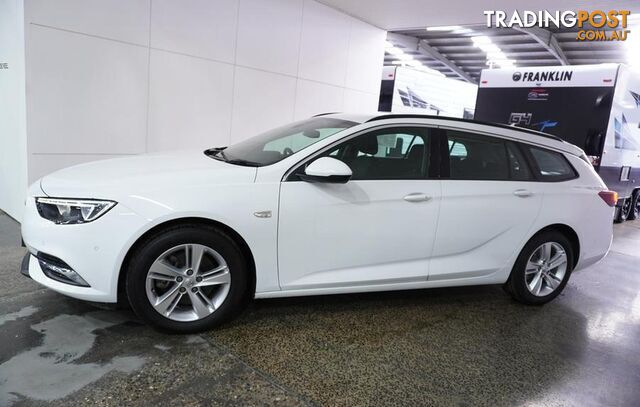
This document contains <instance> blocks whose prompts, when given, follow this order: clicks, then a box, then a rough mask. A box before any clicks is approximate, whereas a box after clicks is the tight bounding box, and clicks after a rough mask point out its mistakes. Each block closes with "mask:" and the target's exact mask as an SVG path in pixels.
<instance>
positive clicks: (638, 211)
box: [627, 189, 640, 220]
mask: <svg viewBox="0 0 640 407" xmlns="http://www.w3.org/2000/svg"><path fill="white" fill-rule="evenodd" d="M632 197H633V200H632V202H631V211H629V216H627V220H636V219H640V189H636V190H635V191H634V192H633V195H632Z"/></svg>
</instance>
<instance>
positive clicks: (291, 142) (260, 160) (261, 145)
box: [205, 117, 357, 167]
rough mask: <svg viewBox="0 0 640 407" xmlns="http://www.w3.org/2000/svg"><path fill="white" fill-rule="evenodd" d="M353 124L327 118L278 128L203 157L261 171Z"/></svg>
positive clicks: (353, 123) (214, 149)
mask: <svg viewBox="0 0 640 407" xmlns="http://www.w3.org/2000/svg"><path fill="white" fill-rule="evenodd" d="M356 124H357V123H355V122H351V121H348V120H340V119H334V118H330V117H313V118H311V119H307V120H303V121H299V122H295V123H291V124H287V125H285V126H282V127H278V128H276V129H273V130H270V131H267V132H266V133H262V134H261V135H259V136H256V137H252V138H250V139H247V140H244V141H241V142H239V143H236V144H233V145H231V146H229V147H223V148H213V149H210V150H207V151H205V154H207V155H208V156H210V157H212V158H215V159H217V160H223V161H227V162H229V163H232V164H239V165H247V166H252V167H262V166H265V165H271V164H274V163H277V162H278V161H280V160H282V159H283V158H285V157H288V156H290V155H291V154H294V153H297V152H298V151H300V150H302V149H303V148H306V147H309V146H310V145H312V144H314V143H317V142H318V141H320V140H322V139H324V138H326V137H329V136H331V135H332V134H335V133H337V132H339V131H341V130H344V129H346V128H349V127H352V126H355V125H356Z"/></svg>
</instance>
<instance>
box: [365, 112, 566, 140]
mask: <svg viewBox="0 0 640 407" xmlns="http://www.w3.org/2000/svg"><path fill="white" fill-rule="evenodd" d="M387 119H436V120H448V121H452V122H462V123H475V124H481V125H484V126H492V127H499V128H502V129H509V130H517V131H523V132H525V133H529V134H535V135H536V136H540V137H546V138H549V139H553V140H556V141H564V140H562V139H561V138H560V137H558V136H554V135H553V134H549V133H543V132H541V131H536V130H531V129H527V128H526V127H518V126H516V125H509V124H503V123H491V122H483V121H480V120H471V119H460V118H457V117H445V116H434V115H428V114H383V115H380V116H376V117H372V118H371V119H369V120H367V122H373V121H377V120H387Z"/></svg>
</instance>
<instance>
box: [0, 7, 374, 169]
mask: <svg viewBox="0 0 640 407" xmlns="http://www.w3.org/2000/svg"><path fill="white" fill-rule="evenodd" d="M25 20H26V23H27V24H26V25H27V30H26V36H27V38H26V44H27V49H26V59H27V77H26V78H27V79H26V81H27V88H28V95H27V118H28V154H29V159H28V162H29V179H30V180H35V179H37V178H39V177H41V176H43V175H45V174H46V173H49V172H51V171H53V170H56V169H59V168H62V167H65V166H69V165H72V164H76V163H81V162H85V161H91V160H96V159H100V158H108V157H114V156H122V155H128V154H137V153H143V152H153V151H159V150H168V149H185V148H206V147H211V146H217V145H226V144H228V143H230V142H233V141H237V140H241V139H244V138H246V137H249V136H252V135H255V134H256V133H258V132H261V131H263V130H266V129H268V128H271V127H274V126H277V125H280V124H283V123H286V122H290V121H293V120H295V119H300V118H305V117H308V116H310V115H312V114H315V113H320V112H327V111H375V110H376V109H377V104H378V91H379V86H380V75H381V70H382V59H383V56H384V39H385V32H384V31H382V30H380V29H377V28H375V27H373V26H371V25H368V24H366V23H363V22H362V21H360V20H357V19H355V18H353V17H350V16H347V15H345V14H343V13H341V12H338V11H336V10H334V9H332V8H329V7H327V6H325V5H322V4H320V3H317V2H315V1H312V0H57V1H55V2H52V1H48V0H25ZM0 74H1V72H0ZM0 76H1V75H0Z"/></svg>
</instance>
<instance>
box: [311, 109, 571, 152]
mask: <svg viewBox="0 0 640 407" xmlns="http://www.w3.org/2000/svg"><path fill="white" fill-rule="evenodd" d="M318 116H327V117H333V118H336V119H341V120H349V121H353V122H356V123H359V124H363V123H370V122H380V124H383V123H389V124H391V123H395V124H397V123H411V122H414V123H415V121H416V120H421V121H422V120H425V121H427V122H428V123H429V124H434V125H438V126H452V127H456V128H460V129H465V130H470V131H473V130H476V131H481V132H490V133H492V134H495V135H498V136H504V137H508V138H512V139H517V140H521V141H525V142H529V143H534V144H540V145H544V146H547V147H551V148H555V149H558V150H562V151H564V152H567V153H570V154H573V155H576V156H580V155H582V154H584V151H582V149H580V148H579V147H577V146H575V145H573V144H570V143H567V142H566V141H564V140H562V139H561V138H560V137H558V136H555V135H553V134H548V133H543V132H540V131H535V130H531V129H526V128H522V127H516V126H510V125H506V124H501V123H490V122H482V121H478V120H470V119H460V118H456V117H445V116H432V115H426V114H406V113H386V112H385V113H369V114H365V113H358V114H351V113H322V114H319V115H316V116H314V117H318Z"/></svg>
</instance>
